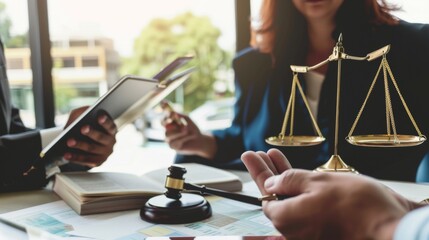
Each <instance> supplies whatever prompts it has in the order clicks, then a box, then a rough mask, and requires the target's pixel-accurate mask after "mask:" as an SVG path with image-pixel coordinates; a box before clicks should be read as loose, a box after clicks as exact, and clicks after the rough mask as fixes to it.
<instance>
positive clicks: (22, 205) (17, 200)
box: [0, 171, 276, 239]
mask: <svg viewBox="0 0 429 240" xmlns="http://www.w3.org/2000/svg"><path fill="white" fill-rule="evenodd" d="M231 172H232V173H234V174H236V175H237V176H239V178H240V179H241V180H242V181H243V182H245V183H246V182H247V183H250V184H252V183H253V182H252V180H251V178H250V175H249V174H248V173H247V172H243V171H231ZM253 185H254V183H253ZM50 188H51V186H48V187H47V188H46V189H43V190H38V191H28V192H15V193H6V194H2V195H0V212H1V213H5V212H9V211H15V210H19V209H28V208H29V207H33V206H38V207H36V208H37V211H33V210H30V211H27V210H25V211H26V214H25V216H26V217H25V219H27V217H28V216H31V219H34V220H35V219H37V221H39V219H48V220H49V218H50V219H58V221H60V222H62V223H66V224H70V225H72V226H76V229H79V230H82V231H84V230H85V229H82V223H83V222H85V224H86V222H88V224H87V225H88V226H90V225H91V223H92V224H93V225H94V226H95V225H97V226H98V225H99V224H98V223H100V225H101V224H102V222H103V219H104V220H106V219H109V222H110V220H111V218H117V219H118V220H116V221H117V222H116V224H114V225H115V226H119V225H120V224H123V223H124V222H127V225H131V226H127V227H128V228H126V227H124V229H123V231H126V232H127V233H128V232H131V233H133V232H134V231H135V229H141V228H142V226H144V227H145V229H144V230H145V231H146V232H147V231H149V230H151V228H154V227H153V226H146V225H148V224H146V223H144V222H142V221H141V220H140V219H139V217H138V210H134V211H128V212H127V211H124V212H117V213H116V214H111V215H112V216H108V217H106V216H96V215H89V216H82V217H81V216H77V215H76V214H75V213H74V212H73V211H69V210H71V209H69V207H67V206H66V205H65V204H64V203H63V202H62V201H57V200H60V199H59V197H57V195H56V194H55V193H53V192H52V191H51V190H50ZM255 190H256V191H255ZM246 193H249V192H246ZM253 193H255V194H256V195H259V193H258V191H257V189H255V188H253ZM230 201H231V200H230ZM44 203H49V204H48V205H47V206H49V208H47V207H45V208H43V207H42V208H43V209H41V208H40V207H39V205H41V204H44ZM57 203H63V204H62V205H63V206H65V207H62V206H61V204H60V205H58V204H57ZM219 204H220V205H219ZM237 204H238V205H237ZM234 205H237V206H235V207H232V206H234ZM242 205H243V204H242V203H240V202H235V201H233V203H226V202H225V199H223V200H221V201H218V200H215V202H212V207H213V213H214V215H213V217H212V218H210V219H208V220H209V221H210V222H213V223H214V222H219V223H222V224H224V223H228V221H232V220H233V218H230V217H231V216H232V214H234V212H236V213H239V216H242V217H235V219H236V220H234V221H233V222H230V223H231V226H238V224H243V223H244V222H248V220H246V219H248V217H250V216H251V217H253V218H254V219H256V218H258V219H259V222H261V223H263V222H264V219H263V218H265V217H264V216H263V213H262V211H261V210H260V209H259V208H258V207H255V206H253V205H250V208H248V207H246V206H243V207H242ZM244 205H247V204H244ZM57 206H59V207H57ZM225 206H228V207H225ZM231 208H232V209H231ZM31 209H33V208H31ZM64 209H69V210H64ZM246 209H248V210H246ZM250 209H256V212H255V210H250ZM51 210H52V211H51ZM63 210H64V211H63ZM249 210H250V211H249ZM225 211H229V212H228V214H224V213H223V212H225ZM19 212H20V214H21V212H23V211H19ZM29 212H30V213H31V214H30V215H28V213H29ZM36 212H37V214H35V213H36ZM59 212H61V213H62V214H63V215H67V216H72V215H74V217H73V216H72V218H73V220H71V221H73V222H71V221H70V222H69V221H68V220H66V219H62V218H61V217H60V216H59V215H54V214H55V213H59ZM39 213H43V216H46V217H43V218H39V217H40V216H41V215H40V214H39ZM243 214H244V215H243ZM9 216H10V217H12V216H11V215H9ZM20 216H24V215H20ZM34 216H37V218H36V217H34ZM136 216H137V218H136ZM52 217H53V218H52ZM19 218H21V217H19ZM19 218H18V219H19ZM12 219H17V218H16V215H14V217H12ZM28 219H30V218H28ZM91 219H92V222H91ZM94 219H95V221H94ZM97 219H99V220H102V221H101V222H99V220H97ZM225 219H226V221H225ZM238 219H240V220H238ZM27 221H28V220H27ZM112 221H113V220H112ZM131 222H132V223H131ZM235 222H236V223H235ZM75 224H76V225H75ZM265 224H267V225H265V226H262V225H261V226H259V228H258V227H254V228H251V229H250V228H248V227H239V228H236V230H235V231H234V230H232V229H231V228H229V229H231V230H228V231H226V229H227V228H223V230H221V231H220V233H221V234H218V235H224V234H226V233H229V232H231V234H232V235H240V233H243V235H244V234H245V233H246V232H247V235H267V234H268V235H270V234H276V232H275V231H274V228H273V227H272V226H271V227H269V226H270V224H269V221H268V219H266V218H265ZM195 225H196V226H197V225H198V227H201V228H202V229H203V228H204V229H206V228H207V226H208V222H206V223H204V224H200V223H195ZM63 226H64V225H63ZM91 226H92V225H91ZM136 226H137V227H139V228H135V227H136ZM243 226H244V225H243ZM166 227H169V226H166ZM267 227H269V228H267ZM2 228H11V227H8V226H6V225H4V226H3V227H1V226H0V239H1V237H2V236H8V235H9V234H10V233H8V235H2V232H3V231H2V230H4V229H2ZM101 228H103V229H106V228H105V227H101ZM120 228H121V227H120ZM262 228H264V229H263V230H262ZM107 229H109V228H107ZM110 229H112V227H110ZM125 229H126V230H125ZM157 229H158V230H159V229H165V227H164V226H162V225H159V227H157ZM202 229H201V230H202ZM219 229H220V228H219ZM245 229H247V230H245ZM255 229H257V230H255ZM86 230H87V229H86ZM89 230H90V231H92V232H95V233H99V232H100V231H98V230H95V231H94V228H89ZM127 230H129V231H127ZM176 230H177V229H176ZM182 230H186V231H182ZM182 230H181V229H179V230H177V231H178V232H179V233H180V232H181V233H187V234H191V233H190V229H189V228H187V229H183V228H182ZM15 231H16V230H15ZM103 232H105V231H103ZM146 232H145V233H144V234H147V233H146ZM75 234H77V233H75ZM201 234H204V232H203V231H199V234H197V235H201ZM80 235H81V236H91V235H90V233H89V232H88V231H86V232H82V234H80ZM208 235H210V234H208ZM14 239H27V236H26V235H25V234H24V233H21V236H14ZM100 239H105V238H104V237H100Z"/></svg>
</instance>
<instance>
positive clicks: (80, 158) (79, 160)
mask: <svg viewBox="0 0 429 240" xmlns="http://www.w3.org/2000/svg"><path fill="white" fill-rule="evenodd" d="M63 157H64V159H66V160H68V161H70V162H73V163H76V164H79V165H84V166H88V167H97V166H100V165H101V164H102V163H103V162H104V157H103V156H99V155H88V154H80V153H71V152H66V153H64V156H63Z"/></svg>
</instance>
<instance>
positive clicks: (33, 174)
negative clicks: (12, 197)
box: [0, 130, 47, 192]
mask: <svg viewBox="0 0 429 240" xmlns="http://www.w3.org/2000/svg"><path fill="white" fill-rule="evenodd" d="M40 146H41V143H40V134H39V131H37V130H32V131H24V132H22V133H14V134H6V135H3V136H0V174H1V176H0V191H1V192H4V191H12V190H14V191H15V190H26V189H35V188H40V187H43V186H45V185H46V183H47V181H46V179H45V167H44V166H43V165H42V164H41V162H38V163H37V164H38V165H36V166H34V167H35V169H33V170H32V171H30V172H28V174H24V173H26V172H27V171H28V170H29V169H30V168H31V166H32V165H33V164H34V163H36V161H35V160H36V159H37V158H38V155H39V153H40V149H41V147H40Z"/></svg>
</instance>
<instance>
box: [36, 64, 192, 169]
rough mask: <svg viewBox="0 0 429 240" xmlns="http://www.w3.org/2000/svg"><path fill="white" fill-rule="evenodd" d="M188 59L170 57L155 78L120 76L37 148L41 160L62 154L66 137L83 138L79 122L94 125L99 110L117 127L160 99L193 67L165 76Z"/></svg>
mask: <svg viewBox="0 0 429 240" xmlns="http://www.w3.org/2000/svg"><path fill="white" fill-rule="evenodd" d="M189 60H190V59H189V58H188V57H186V58H178V59H176V60H174V61H173V62H172V63H171V64H169V65H168V66H167V67H166V68H164V69H162V70H161V72H160V73H162V74H161V75H160V73H158V74H157V75H155V77H159V79H153V78H142V77H138V76H133V75H126V76H124V77H122V78H121V79H120V80H119V81H118V82H116V83H115V84H114V86H113V87H112V88H111V89H110V90H109V91H108V92H107V93H105V94H104V95H103V96H101V97H100V98H99V99H98V100H97V101H96V102H95V103H94V104H93V105H92V106H90V107H89V108H88V109H86V111H84V112H83V113H82V114H81V115H80V116H79V117H78V118H77V119H75V120H74V121H73V122H72V123H71V124H70V125H68V126H67V127H66V128H65V129H64V130H63V131H62V132H61V134H59V135H58V136H57V137H56V138H55V139H54V140H53V141H52V142H50V143H49V144H48V145H47V146H46V147H45V148H43V149H42V151H41V152H40V158H41V159H42V161H44V163H45V165H49V164H51V163H52V161H54V160H55V159H54V158H53V157H55V156H61V155H62V154H64V152H65V151H66V150H67V145H66V141H67V139H69V138H70V137H73V138H77V139H79V138H85V136H84V135H82V134H81V133H80V129H81V128H82V126H83V125H87V124H88V125H91V126H93V127H97V126H98V124H97V117H98V116H99V114H101V113H107V114H108V115H109V116H110V117H112V119H114V121H115V124H116V125H117V127H118V129H121V128H122V127H123V126H124V125H126V124H127V123H130V122H132V121H134V120H135V119H136V118H137V117H139V116H141V115H142V114H143V113H144V112H145V111H147V110H148V109H150V108H152V107H154V106H155V105H156V104H158V103H159V102H160V101H162V100H163V99H164V98H165V97H167V96H168V95H169V94H170V93H171V92H172V91H173V90H174V89H176V88H177V87H178V86H180V85H181V84H183V83H184V82H185V81H186V80H187V79H188V78H189V75H190V74H191V73H192V71H193V70H194V68H188V69H186V70H184V71H182V72H180V73H177V74H174V75H173V76H171V77H168V75H170V74H171V73H172V72H174V70H176V69H177V68H178V67H180V66H182V65H184V63H186V62H187V61H189ZM172 64H174V67H169V66H171V65H172ZM166 73H168V74H166ZM70 151H73V150H70Z"/></svg>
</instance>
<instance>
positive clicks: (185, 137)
mask: <svg viewBox="0 0 429 240" xmlns="http://www.w3.org/2000/svg"><path fill="white" fill-rule="evenodd" d="M171 114H173V115H174V116H169V117H168V118H166V120H165V121H164V123H163V125H164V126H165V141H166V142H167V143H168V145H169V146H170V148H172V149H174V150H176V152H177V153H179V154H184V155H198V156H201V157H204V158H206V159H212V158H213V157H214V155H215V153H216V141H215V139H214V137H213V136H211V135H208V134H203V133H201V131H200V129H199V128H198V127H197V125H196V124H195V123H194V122H193V121H192V120H191V119H190V118H189V117H188V116H186V115H183V114H179V113H177V112H172V113H171ZM173 117H174V119H181V121H180V122H182V123H184V124H178V121H171V119H172V118H173Z"/></svg>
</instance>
